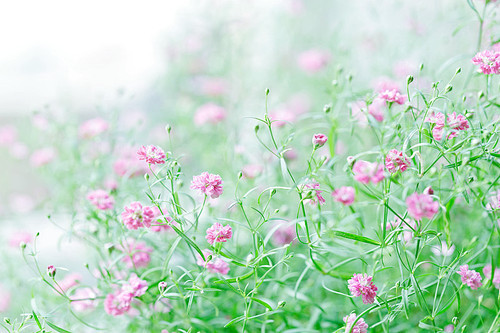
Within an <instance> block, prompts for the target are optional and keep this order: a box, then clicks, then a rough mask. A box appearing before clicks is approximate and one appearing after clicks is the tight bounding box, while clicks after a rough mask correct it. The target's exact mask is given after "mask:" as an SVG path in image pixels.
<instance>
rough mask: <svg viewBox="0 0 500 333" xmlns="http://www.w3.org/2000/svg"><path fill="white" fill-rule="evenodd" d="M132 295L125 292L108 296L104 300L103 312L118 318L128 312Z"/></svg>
mask: <svg viewBox="0 0 500 333" xmlns="http://www.w3.org/2000/svg"><path fill="white" fill-rule="evenodd" d="M131 302H132V295H130V294H129V293H127V292H121V291H118V292H117V293H115V294H108V295H107V296H106V299H105V300H104V310H105V311H106V313H107V314H109V315H112V316H120V315H122V314H124V313H126V312H127V311H128V310H130V303H131Z"/></svg>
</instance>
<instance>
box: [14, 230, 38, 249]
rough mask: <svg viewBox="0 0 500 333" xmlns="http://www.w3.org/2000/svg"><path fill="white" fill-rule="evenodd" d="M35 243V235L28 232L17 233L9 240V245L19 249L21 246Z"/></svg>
mask: <svg viewBox="0 0 500 333" xmlns="http://www.w3.org/2000/svg"><path fill="white" fill-rule="evenodd" d="M31 242H33V235H32V234H31V233H29V232H27V231H16V232H14V233H13V234H12V235H11V236H10V239H9V245H10V246H12V247H19V246H20V245H21V244H29V243H31Z"/></svg>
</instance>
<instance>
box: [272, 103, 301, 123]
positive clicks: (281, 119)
mask: <svg viewBox="0 0 500 333" xmlns="http://www.w3.org/2000/svg"><path fill="white" fill-rule="evenodd" d="M269 119H271V121H272V126H277V127H283V126H285V125H286V124H287V123H293V122H295V121H296V120H297V114H296V113H295V112H293V111H292V110H291V109H290V108H288V107H279V108H277V109H274V110H272V111H271V112H269Z"/></svg>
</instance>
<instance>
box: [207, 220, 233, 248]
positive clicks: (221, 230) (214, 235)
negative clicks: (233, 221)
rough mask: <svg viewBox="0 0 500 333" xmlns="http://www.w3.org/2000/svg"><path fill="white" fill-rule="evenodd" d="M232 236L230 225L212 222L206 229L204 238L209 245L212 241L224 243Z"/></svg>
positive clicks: (212, 243)
mask: <svg viewBox="0 0 500 333" xmlns="http://www.w3.org/2000/svg"><path fill="white" fill-rule="evenodd" d="M232 236H233V231H232V229H231V226H229V225H226V226H225V227H223V226H222V224H220V223H214V224H213V225H212V226H211V227H210V228H208V229H207V235H206V237H205V238H206V239H207V241H208V243H209V244H210V245H214V243H225V242H227V240H228V239H231V237H232Z"/></svg>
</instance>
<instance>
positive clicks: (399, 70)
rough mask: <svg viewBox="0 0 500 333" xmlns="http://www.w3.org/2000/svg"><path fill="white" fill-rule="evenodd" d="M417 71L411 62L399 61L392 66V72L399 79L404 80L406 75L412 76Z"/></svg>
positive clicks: (416, 66) (415, 65)
mask: <svg viewBox="0 0 500 333" xmlns="http://www.w3.org/2000/svg"><path fill="white" fill-rule="evenodd" d="M417 70H418V65H417V64H416V63H415V62H413V61H411V60H401V61H398V62H396V63H395V64H394V67H393V68H392V71H393V73H394V75H395V76H397V77H398V78H400V79H406V77H407V76H408V75H414V74H415V73H416V72H417Z"/></svg>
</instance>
